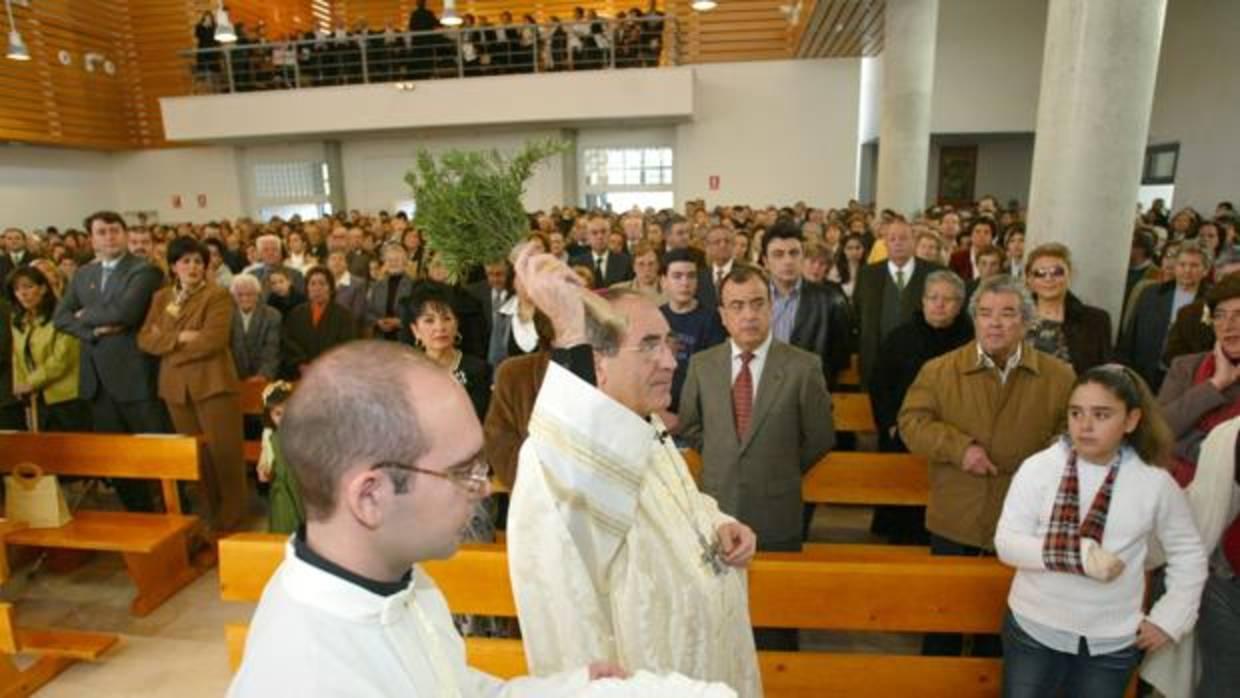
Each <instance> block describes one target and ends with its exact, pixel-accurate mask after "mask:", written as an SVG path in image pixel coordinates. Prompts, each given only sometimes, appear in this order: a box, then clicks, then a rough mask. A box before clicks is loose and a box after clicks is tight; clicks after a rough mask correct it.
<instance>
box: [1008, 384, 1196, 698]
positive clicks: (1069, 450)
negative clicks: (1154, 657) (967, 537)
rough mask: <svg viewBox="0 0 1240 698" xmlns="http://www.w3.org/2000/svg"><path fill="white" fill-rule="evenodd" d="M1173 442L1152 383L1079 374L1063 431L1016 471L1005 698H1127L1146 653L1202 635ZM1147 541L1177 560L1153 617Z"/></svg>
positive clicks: (1191, 534) (1192, 545) (1192, 540)
mask: <svg viewBox="0 0 1240 698" xmlns="http://www.w3.org/2000/svg"><path fill="white" fill-rule="evenodd" d="M1171 443H1172V435H1171V432H1170V430H1169V429H1168V427H1167V425H1166V423H1165V422H1164V421H1163V418H1162V416H1161V414H1160V413H1159V411H1158V406H1157V403H1156V402H1155V401H1154V398H1153V396H1152V395H1150V392H1149V389H1148V388H1147V387H1146V386H1145V383H1144V382H1143V381H1142V380H1141V378H1140V377H1139V376H1137V375H1136V374H1135V373H1134V372H1133V371H1131V370H1130V369H1128V368H1125V367H1122V366H1119V365H1116V364H1110V365H1107V366H1100V367H1098V368H1094V369H1091V370H1089V371H1087V372H1085V373H1084V374H1083V375H1082V376H1081V377H1080V378H1078V379H1077V383H1076V387H1075V388H1074V389H1073V391H1072V395H1071V397H1070V398H1069V402H1068V434H1067V436H1066V437H1064V438H1062V439H1060V440H1059V441H1058V442H1056V443H1055V444H1054V445H1052V446H1051V447H1050V448H1047V449H1046V450H1044V451H1041V452H1040V453H1037V454H1035V455H1033V456H1031V457H1030V458H1029V459H1028V460H1026V461H1025V462H1024V463H1023V464H1022V465H1021V467H1020V469H1019V470H1018V471H1017V472H1016V475H1015V477H1014V478H1013V479H1012V486H1011V489H1010V490H1009V491H1008V495H1007V499H1006V501H1005V502H1004V506H1003V514H1002V516H1001V517H1000V518H999V526H998V531H997V533H996V534H995V548H996V550H997V551H998V553H999V559H1000V560H1002V561H1003V562H1004V563H1006V564H1008V565H1011V566H1012V567H1015V568H1016V576H1015V579H1014V580H1013V582H1012V590H1011V592H1010V593H1009V595H1008V609H1009V612H1008V615H1007V618H1005V620H1004V624H1003V650H1004V668H1003V696H1004V698H1026V697H1028V698H1043V697H1045V696H1055V695H1060V691H1062V692H1063V693H1062V694H1063V695H1065V696H1069V697H1072V696H1080V697H1082V698H1108V697H1110V696H1115V697H1116V698H1119V697H1120V696H1122V695H1123V694H1124V689H1125V687H1126V686H1127V684H1128V682H1129V681H1130V679H1131V676H1132V673H1133V671H1134V670H1135V669H1136V667H1137V665H1138V664H1139V663H1140V661H1141V657H1142V655H1143V653H1145V652H1157V651H1158V650H1159V649H1161V648H1163V647H1164V646H1166V645H1167V644H1168V643H1171V642H1175V641H1176V640H1177V639H1178V638H1179V637H1180V636H1181V635H1183V634H1184V633H1185V632H1186V631H1187V630H1189V629H1191V628H1192V627H1193V624H1194V623H1195V622H1196V619H1197V607H1198V603H1199V601H1200V598H1201V589H1202V585H1203V584H1204V583H1205V579H1206V556H1205V553H1204V551H1203V550H1202V546H1201V541H1200V539H1199V538H1198V535H1197V530H1196V528H1195V526H1194V524H1193V519H1192V515H1191V514H1190V513H1189V509H1188V503H1187V501H1186V500H1185V498H1184V494H1183V493H1182V492H1181V490H1180V488H1179V487H1178V486H1177V485H1176V483H1175V481H1174V480H1172V479H1171V476H1170V474H1169V473H1168V472H1167V471H1166V470H1164V469H1163V468H1162V467H1160V464H1162V463H1165V462H1166V456H1167V453H1168V451H1169V449H1170V446H1171ZM1151 535H1156V536H1157V537H1158V539H1159V541H1161V542H1162V544H1163V548H1164V550H1165V551H1166V554H1167V568H1166V586H1167V591H1166V593H1165V594H1164V595H1163V596H1162V597H1161V598H1159V599H1158V601H1157V602H1156V603H1155V604H1154V606H1153V608H1151V609H1150V612H1149V613H1148V614H1146V613H1143V612H1142V601H1143V599H1144V596H1145V569H1144V563H1145V558H1146V554H1147V552H1148V541H1149V538H1150V536H1151Z"/></svg>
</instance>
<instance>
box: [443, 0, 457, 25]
mask: <svg viewBox="0 0 1240 698" xmlns="http://www.w3.org/2000/svg"><path fill="white" fill-rule="evenodd" d="M439 23H440V24H442V25H444V26H445V27H459V26H460V25H461V16H460V15H458V14H457V13H456V0H443V17H442V18H441V19H440V20H439Z"/></svg>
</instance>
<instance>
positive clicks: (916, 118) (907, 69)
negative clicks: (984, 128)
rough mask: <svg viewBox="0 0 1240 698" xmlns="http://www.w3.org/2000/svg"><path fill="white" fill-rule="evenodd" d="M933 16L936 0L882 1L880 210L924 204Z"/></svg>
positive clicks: (903, 209) (935, 24) (935, 29)
mask: <svg viewBox="0 0 1240 698" xmlns="http://www.w3.org/2000/svg"><path fill="white" fill-rule="evenodd" d="M938 18H939V0H887V7H886V10H885V11H884V15H883V22H884V27H883V32H884V35H885V36H884V39H883V44H884V47H883V85H882V102H881V103H882V112H881V116H880V119H881V121H880V124H879V132H878V208H879V210H882V209H884V208H890V209H892V210H894V211H898V212H900V213H903V214H905V215H911V214H912V213H913V212H914V211H920V210H921V209H923V208H925V205H926V170H927V168H928V167H929V160H930V93H931V91H932V90H933V89H934V46H935V42H936V37H937V34H938Z"/></svg>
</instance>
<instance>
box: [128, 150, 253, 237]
mask: <svg viewBox="0 0 1240 698" xmlns="http://www.w3.org/2000/svg"><path fill="white" fill-rule="evenodd" d="M112 175H113V177H114V179H115V182H116V199H115V201H114V202H113V206H114V207H115V208H117V209H119V210H121V211H155V212H156V213H157V214H158V216H159V218H158V220H160V221H161V222H181V221H190V222H193V223H205V222H206V221H209V220H214V219H219V218H224V217H235V216H239V215H242V213H243V212H244V211H245V208H244V207H243V205H242V180H241V177H240V176H239V175H240V169H239V167H238V154H237V149H236V148H233V147H229V146H211V147H200V148H166V149H162V150H138V151H130V152H125V153H117V154H116V155H114V156H113V158H112ZM199 195H204V196H205V197H206V206H199V205H198V196H199ZM173 196H180V197H181V208H174V207H173Z"/></svg>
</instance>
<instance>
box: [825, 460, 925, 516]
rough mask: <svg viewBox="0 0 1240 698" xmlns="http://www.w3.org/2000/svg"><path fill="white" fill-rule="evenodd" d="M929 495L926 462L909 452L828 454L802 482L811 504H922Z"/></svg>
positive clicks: (923, 504)
mask: <svg viewBox="0 0 1240 698" xmlns="http://www.w3.org/2000/svg"><path fill="white" fill-rule="evenodd" d="M929 496H930V470H929V465H928V464H927V463H926V459H925V458H923V457H921V456H916V455H913V454H911V453H859V452H847V451H836V452H834V453H828V454H827V456H826V457H825V458H823V459H822V460H821V461H819V462H818V463H817V464H816V465H815V466H814V467H813V468H811V469H810V471H809V472H808V473H806V474H805V477H804V479H803V480H802V481H801V497H802V498H803V499H804V500H805V501H806V502H807V503H811V504H863V505H871V506H877V505H885V504H889V505H907V506H925V505H926V501H927V500H928V499H929Z"/></svg>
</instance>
